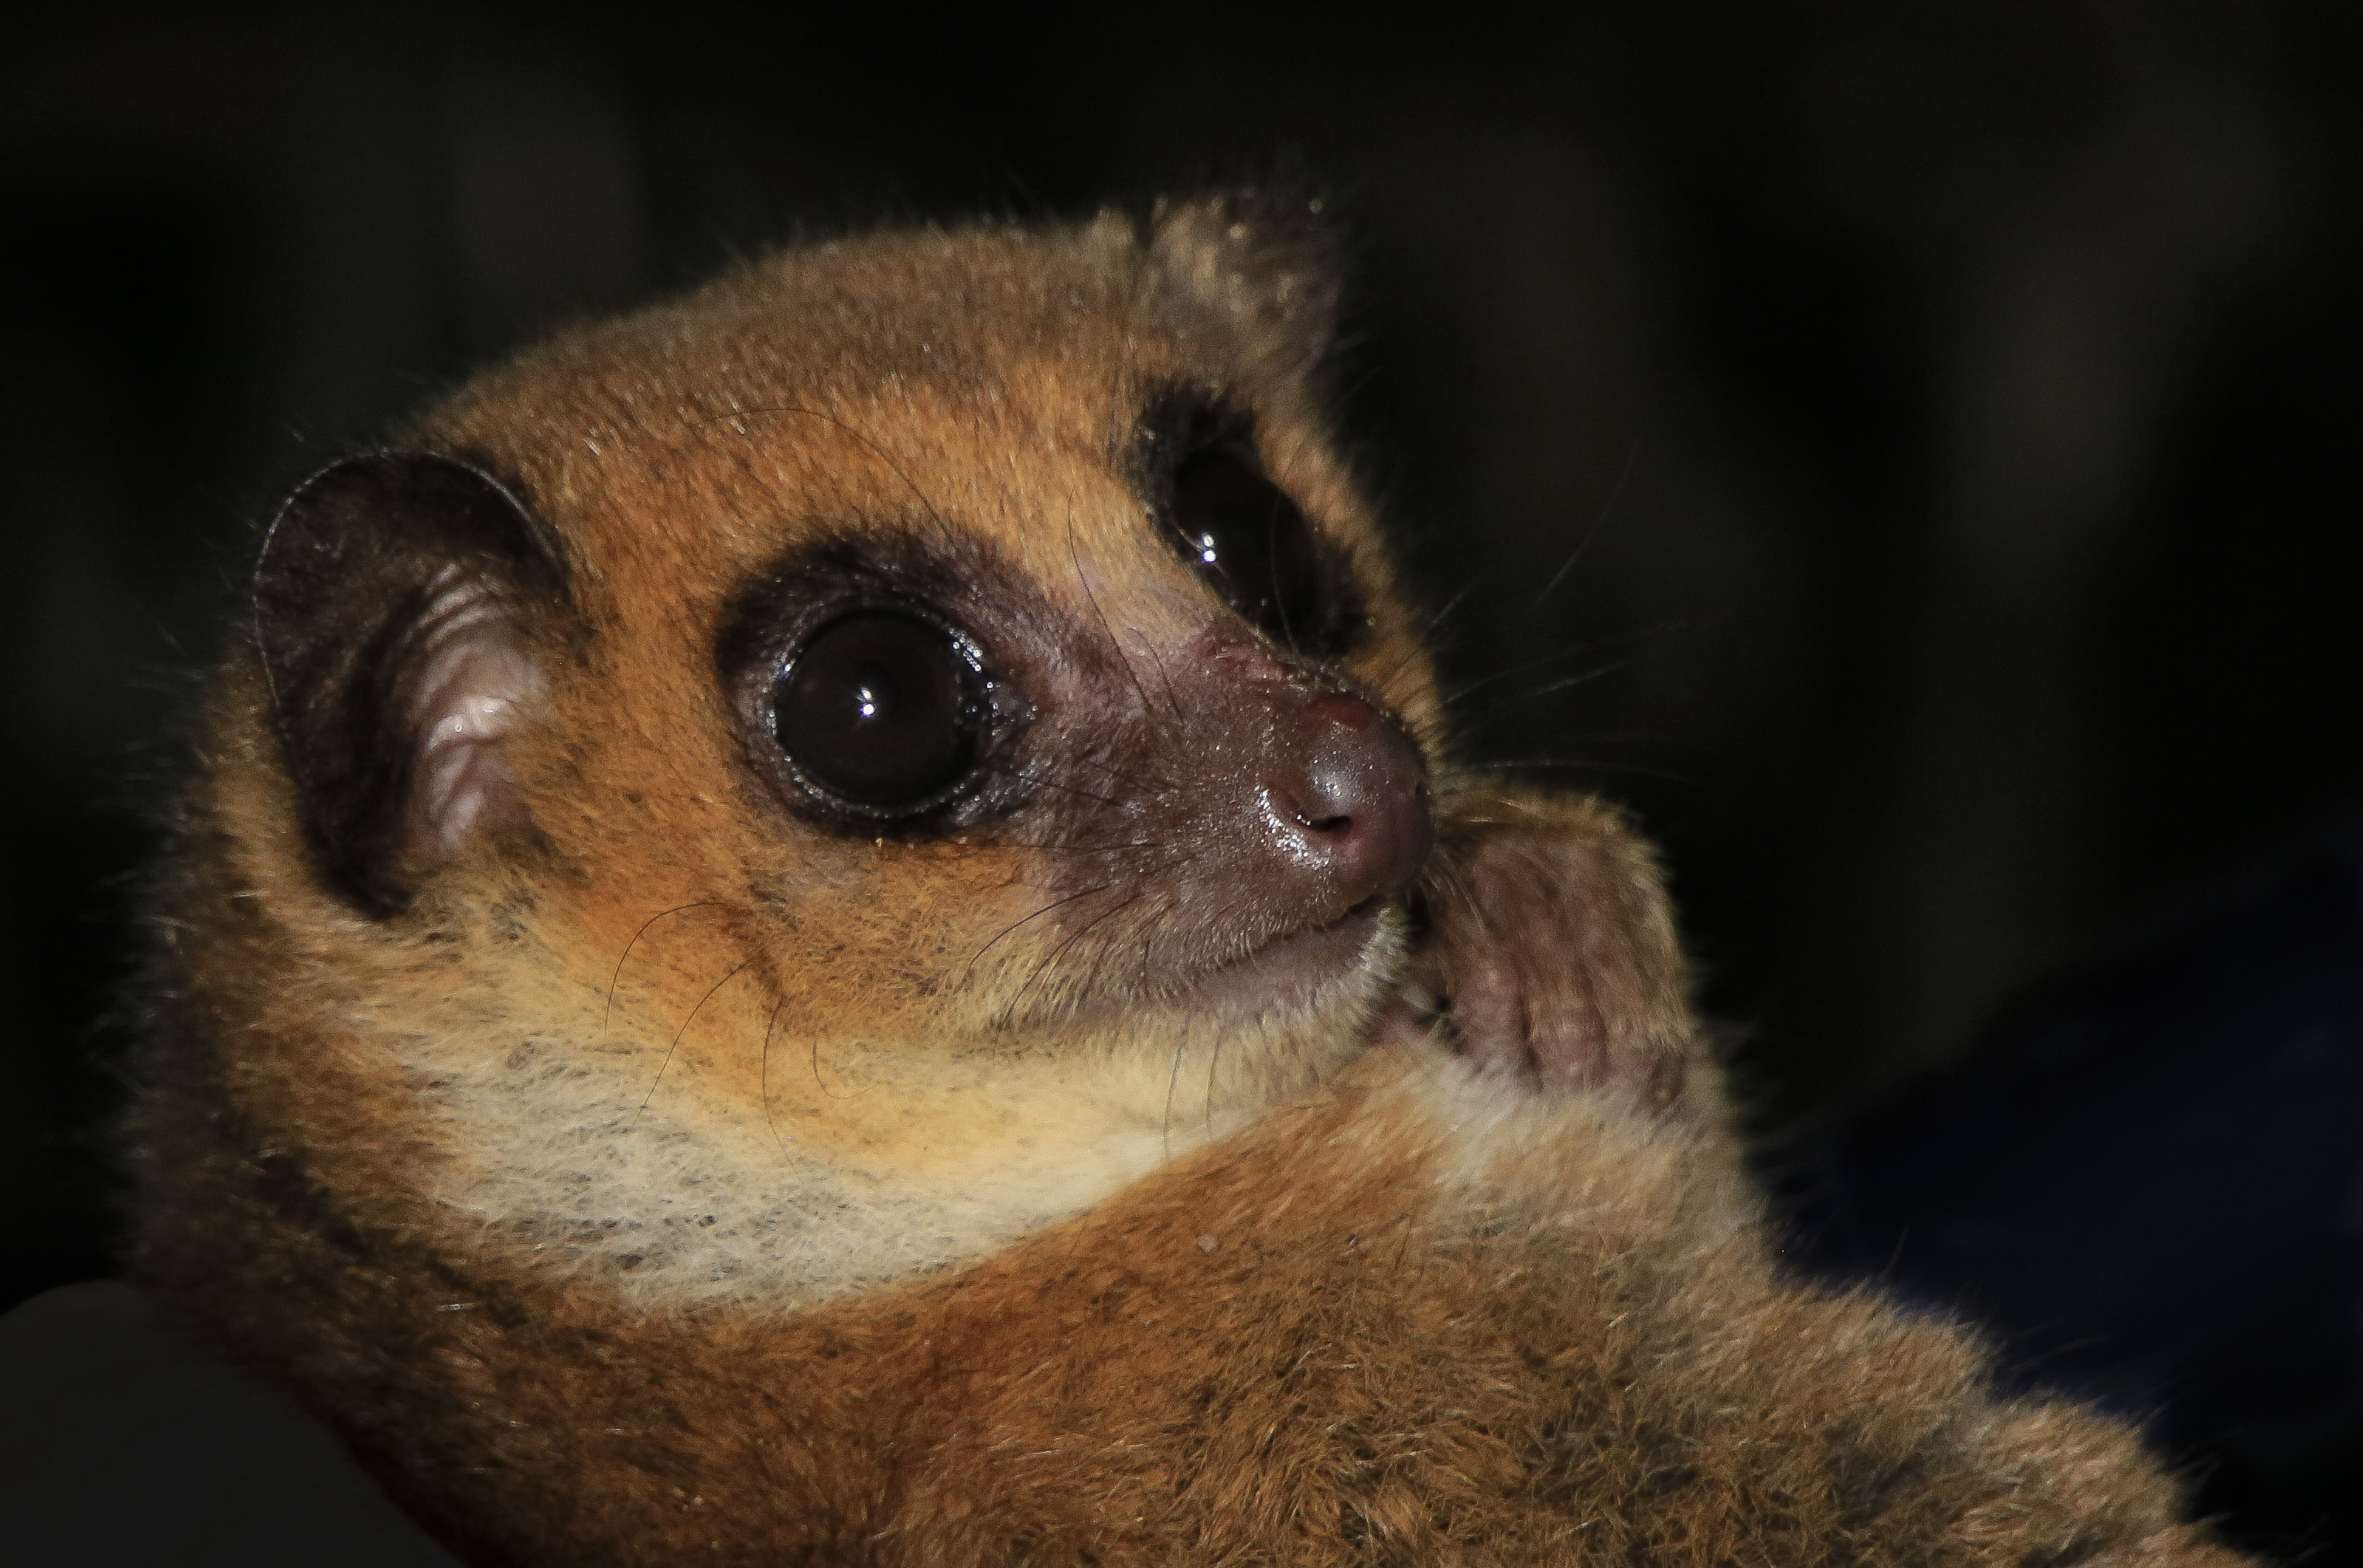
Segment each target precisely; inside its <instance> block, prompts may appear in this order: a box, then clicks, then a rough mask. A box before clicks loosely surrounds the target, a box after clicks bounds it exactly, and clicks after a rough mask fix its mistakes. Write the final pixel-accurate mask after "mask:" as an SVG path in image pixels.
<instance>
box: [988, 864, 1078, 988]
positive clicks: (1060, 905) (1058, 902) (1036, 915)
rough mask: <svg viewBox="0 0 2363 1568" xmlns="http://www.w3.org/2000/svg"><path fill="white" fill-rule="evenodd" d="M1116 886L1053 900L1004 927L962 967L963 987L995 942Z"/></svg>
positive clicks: (1071, 894)
mask: <svg viewBox="0 0 2363 1568" xmlns="http://www.w3.org/2000/svg"><path fill="white" fill-rule="evenodd" d="M1113 887H1115V883H1114V882H1102V883H1101V884H1100V885H1099V886H1098V887H1096V888H1085V889H1083V890H1082V892H1080V893H1070V894H1068V895H1067V896H1066V897H1065V898H1063V899H1053V900H1050V901H1049V902H1048V903H1047V904H1044V905H1043V906H1042V907H1041V908H1040V909H1038V910H1036V911H1034V912H1033V913H1032V914H1029V915H1026V916H1025V917H1024V918H1023V919H1020V920H1016V921H1013V922H1010V923H1009V924H1008V925H1005V926H1004V927H1002V929H1001V932H1000V933H999V935H996V936H994V937H993V942H988V943H986V944H984V945H983V946H982V947H980V948H978V949H977V950H976V951H975V952H973V953H971V954H970V955H969V958H968V962H967V963H965V964H963V965H961V966H960V983H961V984H962V985H966V984H967V983H968V976H969V971H970V970H971V969H973V968H975V967H976V961H977V960H978V959H980V958H982V957H983V956H984V955H985V954H986V953H987V952H989V951H990V950H991V949H992V947H993V943H994V942H999V941H1000V940H1001V938H1002V937H1004V936H1007V935H1008V934H1009V933H1011V932H1013V931H1015V930H1016V929H1017V928H1018V927H1019V926H1021V925H1024V924H1026V922H1027V921H1035V920H1039V919H1041V918H1042V917H1043V916H1044V915H1046V914H1048V913H1049V912H1050V911H1052V910H1056V909H1064V908H1065V907H1066V906H1067V905H1069V904H1071V903H1073V902H1074V901H1075V900H1077V899H1088V898H1090V897H1091V896H1092V895H1093V893H1104V892H1106V891H1107V890H1108V889H1110V888H1113Z"/></svg>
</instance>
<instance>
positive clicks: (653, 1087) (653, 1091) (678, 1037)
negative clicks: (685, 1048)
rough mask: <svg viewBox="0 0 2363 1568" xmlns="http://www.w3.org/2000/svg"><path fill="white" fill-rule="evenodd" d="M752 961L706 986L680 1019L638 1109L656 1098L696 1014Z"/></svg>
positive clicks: (747, 961)
mask: <svg viewBox="0 0 2363 1568" xmlns="http://www.w3.org/2000/svg"><path fill="white" fill-rule="evenodd" d="M754 961H755V960H753V959H752V958H749V959H747V960H746V961H745V962H744V963H741V964H740V965H739V966H738V968H737V969H733V970H731V971H730V973H728V974H727V975H725V976H723V977H721V978H720V979H718V980H716V981H715V982H714V984H712V985H711V986H708V987H707V988H705V994H704V996H702V997H700V998H698V999H697V1006H695V1007H693V1008H691V1009H690V1010H689V1016H688V1017H687V1018H684V1019H682V1021H681V1027H680V1028H679V1029H678V1030H675V1031H674V1032H673V1037H672V1043H671V1044H670V1045H668V1046H666V1047H665V1055H664V1060H663V1061H662V1062H661V1063H660V1064H658V1066H657V1076H656V1081H655V1082H654V1083H651V1084H649V1092H648V1096H647V1098H646V1099H642V1100H641V1101H640V1110H647V1109H648V1108H649V1100H651V1099H656V1097H657V1088H658V1087H659V1086H660V1085H661V1084H662V1083H663V1082H664V1076H665V1070H666V1069H667V1068H669V1067H671V1066H672V1054H673V1053H674V1052H675V1051H678V1050H680V1049H681V1042H682V1036H683V1035H685V1034H687V1033H688V1032H689V1026H690V1025H691V1024H693V1023H694V1022H696V1021H697V1015H698V1014H699V1013H700V1012H701V1011H703V1010H704V1007H705V1004H706V1003H707V1002H710V1001H712V1000H713V999H714V993H715V992H716V991H718V990H720V989H721V988H723V987H725V986H727V985H728V984H729V983H730V982H731V981H733V980H735V979H737V978H738V975H739V972H740V970H743V969H745V968H746V967H747V966H748V965H749V964H752V963H753V962H754ZM639 1113H640V1112H639V1110H636V1111H634V1112H633V1113H632V1114H633V1115H634V1116H638V1114H639Z"/></svg>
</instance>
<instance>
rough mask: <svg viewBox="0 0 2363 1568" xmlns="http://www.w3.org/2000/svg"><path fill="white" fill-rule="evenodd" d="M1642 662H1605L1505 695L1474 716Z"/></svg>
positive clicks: (1634, 660) (1625, 660)
mask: <svg viewBox="0 0 2363 1568" xmlns="http://www.w3.org/2000/svg"><path fill="white" fill-rule="evenodd" d="M1640 662H1641V661H1640V660H1639V659H1638V658H1624V659H1618V660H1617V661H1616V662H1615V663H1614V664H1603V665H1601V666H1600V667H1599V668H1594V669H1587V670H1585V671H1584V672H1583V673H1582V674H1581V675H1570V676H1569V677H1568V678H1567V679H1564V680H1553V681H1548V682H1547V683H1545V684H1544V685H1541V686H1537V687H1536V688H1535V689H1534V690H1531V691H1521V692H1519V693H1518V694H1517V695H1516V696H1514V697H1504V698H1503V699H1502V701H1499V702H1495V703H1493V704H1492V706H1490V707H1488V708H1485V709H1483V710H1482V711H1481V712H1478V713H1477V714H1475V715H1473V716H1474V717H1476V718H1480V719H1482V718H1486V717H1489V716H1491V715H1492V714H1494V713H1498V712H1502V711H1503V709H1505V708H1514V707H1516V706H1517V705H1518V704H1519V703H1521V702H1531V701H1534V700H1535V699H1536V698H1537V697H1548V696H1549V695H1550V694H1551V693H1552V692H1554V691H1565V690H1570V688H1573V687H1577V686H1588V685H1590V684H1591V683H1592V682H1593V681H1595V680H1600V679H1605V678H1606V677H1608V676H1611V675H1614V674H1615V673H1616V672H1617V671H1619V670H1624V669H1630V668H1633V666H1635V665H1636V664H1638V663H1640Z"/></svg>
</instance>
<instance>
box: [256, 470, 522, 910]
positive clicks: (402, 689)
mask: <svg viewBox="0 0 2363 1568" xmlns="http://www.w3.org/2000/svg"><path fill="white" fill-rule="evenodd" d="M565 596H566V572H565V567H564V562H563V558H562V556H561V555H560V551H559V549H558V547H557V546H556V544H555V542H554V541H553V540H551V539H550V538H549V535H548V533H547V531H546V530H545V529H544V528H543V527H542V526H541V525H539V524H538V522H537V521H536V520H535V519H534V517H533V516H532V514H531V513H529V512H527V509H526V508H525V506H524V505H523V504H522V503H521V502H518V500H517V499H516V497H515V496H514V495H512V494H511V493H510V492H509V491H508V490H507V489H505V487H504V486H502V485H501V484H500V483H499V481H497V480H494V479H493V478H491V477H490V476H489V475H487V474H485V473H483V471H482V470H480V469H475V468H472V467H471V466H470V465H468V464H467V463H464V462H461V461H460V460H459V459H457V458H448V457H443V456H441V455H439V454H437V453H432V452H369V453H364V454H362V455H361V456H359V457H352V458H343V459H342V460H340V461H338V462H335V463H331V464H330V465H328V467H327V468H326V469H322V470H320V472H318V473H316V474H315V475H313V476H312V478H311V479H309V480H306V481H305V483H304V485H303V486H302V488H300V489H298V490H297V491H295V493H294V495H293V496H291V497H290V498H289V499H288V501H287V503H286V505H284V506H283V507H282V508H281V509H280V513H279V515H278V517H277V519H276V520H274V521H273V522H272V525H271V531H270V533H269V535H268V536H266V537H265V538H264V540H263V544H262V554H261V559H260V560H259V561H258V562H257V563H256V566H255V571H254V597H253V610H254V620H253V628H254V646H255V651H256V654H257V655H258V657H260V659H261V666H262V673H263V678H264V679H265V681H266V682H267V683H268V685H269V690H270V696H271V719H272V727H273V729H274V730H275V731H276V732H277V734H278V738H279V744H280V748H281V755H282V756H283V760H284V762H285V765H286V768H287V772H288V776H289V778H291V779H292V781H293V782H294V786H295V791H296V795H297V799H298V802H299V806H298V809H299V810H300V811H301V812H302V813H303V816H304V830H305V840H306V842H307V843H308V844H309V845H310V847H311V850H312V853H313V856H314V857H315V860H316V866H317V868H318V870H319V872H320V875H321V877H322V879H323V880H324V881H325V882H326V883H327V886H328V887H329V888H330V889H332V890H334V891H335V892H336V893H337V894H338V896H340V897H342V898H344V899H345V900H347V901H348V902H349V903H351V904H352V905H354V907H356V908H357V909H359V910H361V911H362V912H363V913H366V914H369V915H372V916H374V917H381V918H382V917H383V916H386V915H391V914H394V913H397V912H399V911H401V910H402V909H404V908H405V907H406V906H407V905H408V903H409V901H410V899H411V897H412V895H413V893H414V892H415V891H416V878H418V876H419V875H420V874H421V873H422V872H424V871H425V870H427V869H429V868H431V867H433V866H434V865H436V864H438V863H440V862H442V861H445V860H448V859H449V858H450V857H451V856H454V855H456V854H458V853H459V852H460V849H461V848H463V847H464V846H465V845H468V844H469V843H470V842H471V841H472V840H473V839H474V838H476V837H477V836H478V835H479V834H483V833H485V832H487V831H494V830H496V829H499V828H503V827H525V826H529V825H530V817H529V815H528V814H527V811H526V808H525V804H524V801H523V800H522V798H521V795H520V792H519V790H518V789H517V784H516V776H515V774H514V773H512V772H511V771H510V769H509V767H508V765H507V763H506V762H505V760H504V759H503V757H502V756H501V743H502V741H503V739H504V738H505V736H507V735H508V734H511V733H512V732H513V731H515V730H516V728H517V726H518V725H519V724H520V723H523V722H524V721H525V719H526V718H527V715H528V714H529V713H530V712H531V711H532V710H533V709H534V708H536V707H537V706H538V703H539V701H540V699H541V697H542V695H543V692H544V690H545V689H546V681H545V679H544V677H543V673H542V670H541V667H540V664H539V662H538V659H537V657H536V656H535V653H534V650H533V644H532V641H531V639H530V638H529V636H528V635H527V616H528V615H529V614H530V613H533V612H534V611H535V610H536V609H537V608H539V607H544V606H549V605H554V604H557V603H560V602H563V600H564V599H565Z"/></svg>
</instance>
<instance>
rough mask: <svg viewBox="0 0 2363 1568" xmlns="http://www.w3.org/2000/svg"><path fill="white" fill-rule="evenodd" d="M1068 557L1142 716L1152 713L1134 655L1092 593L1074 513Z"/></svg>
mask: <svg viewBox="0 0 2363 1568" xmlns="http://www.w3.org/2000/svg"><path fill="white" fill-rule="evenodd" d="M1067 555H1068V558H1070V559H1071V560H1072V561H1073V562H1074V563H1075V580H1076V582H1078V583H1080V584H1081V585H1082V590H1083V598H1084V599H1085V600H1087V601H1088V602H1090V604H1091V607H1092V613H1093V615H1096V616H1098V617H1099V623H1100V630H1101V631H1103V632H1105V633H1106V634H1107V639H1108V641H1109V642H1111V643H1113V644H1115V657H1117V658H1118V659H1120V660H1122V661H1123V663H1124V672H1125V674H1126V675H1127V676H1129V677H1131V678H1132V689H1133V690H1134V691H1135V692H1136V693H1137V694H1138V696H1139V698H1140V711H1141V712H1142V714H1143V715H1147V714H1148V713H1150V712H1153V710H1152V709H1151V708H1150V707H1149V702H1148V687H1146V686H1143V685H1142V684H1141V683H1140V671H1138V670H1137V669H1135V668H1133V666H1132V655H1130V654H1129V653H1126V651H1125V646H1124V639H1123V638H1122V637H1119V636H1117V635H1115V627H1114V626H1111V625H1109V624H1108V618H1107V612H1106V611H1104V610H1103V609H1101V608H1100V596H1099V595H1098V594H1096V593H1094V592H1093V591H1092V580H1091V576H1090V574H1089V573H1087V572H1085V571H1084V570H1083V554H1082V547H1079V546H1078V545H1077V544H1076V543H1075V517H1074V513H1068V514H1067Z"/></svg>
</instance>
